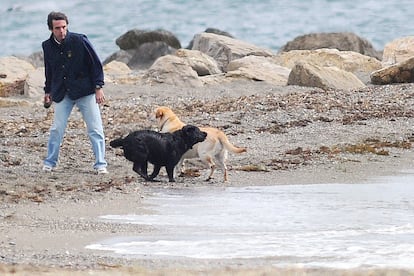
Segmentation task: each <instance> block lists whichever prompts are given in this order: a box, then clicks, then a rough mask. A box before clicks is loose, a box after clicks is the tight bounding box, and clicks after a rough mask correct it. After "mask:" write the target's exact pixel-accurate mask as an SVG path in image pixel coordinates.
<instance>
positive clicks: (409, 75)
mask: <svg viewBox="0 0 414 276" xmlns="http://www.w3.org/2000/svg"><path fill="white" fill-rule="evenodd" d="M371 82H372V83H373V84H391V83H409V82H414V57H411V58H409V59H406V60H404V61H402V62H399V63H397V64H394V65H391V66H388V67H385V68H382V69H379V70H377V71H374V72H372V74H371Z"/></svg>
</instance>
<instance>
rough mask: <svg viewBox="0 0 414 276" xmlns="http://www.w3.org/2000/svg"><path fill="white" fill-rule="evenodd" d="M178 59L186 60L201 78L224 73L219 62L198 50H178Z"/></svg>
mask: <svg viewBox="0 0 414 276" xmlns="http://www.w3.org/2000/svg"><path fill="white" fill-rule="evenodd" d="M175 55H176V56H177V57H180V58H182V59H184V60H185V61H186V62H187V63H188V64H189V65H190V66H191V68H193V70H194V71H196V72H197V75H199V76H207V75H214V74H220V73H222V72H221V70H220V68H219V67H218V65H217V62H216V61H215V60H214V59H213V58H212V57H210V56H208V55H206V54H204V53H202V52H200V51H196V50H187V49H178V50H177V51H176V52H175Z"/></svg>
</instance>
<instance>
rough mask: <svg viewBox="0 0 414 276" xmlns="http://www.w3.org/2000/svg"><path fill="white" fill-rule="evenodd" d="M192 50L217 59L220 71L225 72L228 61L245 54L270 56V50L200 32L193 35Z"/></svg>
mask: <svg viewBox="0 0 414 276" xmlns="http://www.w3.org/2000/svg"><path fill="white" fill-rule="evenodd" d="M192 49H193V50H198V51H200V52H203V53H205V54H207V55H209V56H210V57H212V58H214V59H215V60H216V61H217V64H218V66H219V68H220V70H221V71H223V72H226V70H227V65H228V64H229V62H230V61H232V60H235V59H239V58H242V57H245V56H249V55H254V56H264V57H270V56H272V55H273V53H272V52H271V51H270V50H267V49H264V48H260V47H257V46H256V45H253V44H250V43H246V42H244V41H240V40H237V39H234V38H231V37H227V36H223V35H216V34H211V33H201V34H197V35H195V36H194V45H193V48H192Z"/></svg>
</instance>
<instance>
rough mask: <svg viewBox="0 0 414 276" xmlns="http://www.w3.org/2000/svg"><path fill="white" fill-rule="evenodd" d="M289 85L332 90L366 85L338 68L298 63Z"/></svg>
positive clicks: (290, 77) (293, 69) (292, 72)
mask: <svg viewBox="0 0 414 276" xmlns="http://www.w3.org/2000/svg"><path fill="white" fill-rule="evenodd" d="M288 85H299V86H307V87H319V88H322V89H324V90H330V89H343V90H348V89H358V88H361V87H365V85H364V84H363V83H362V82H361V81H360V80H359V79H358V78H357V77H356V76H355V75H354V74H352V73H350V72H348V71H344V70H341V69H339V68H338V67H334V66H331V67H324V66H318V65H315V64H311V63H305V62H297V63H296V65H295V66H294V67H293V68H292V71H291V72H290V75H289V79H288Z"/></svg>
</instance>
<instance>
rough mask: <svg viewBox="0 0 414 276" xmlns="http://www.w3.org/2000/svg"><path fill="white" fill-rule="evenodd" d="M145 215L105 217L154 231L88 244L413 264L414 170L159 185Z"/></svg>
mask: <svg viewBox="0 0 414 276" xmlns="http://www.w3.org/2000/svg"><path fill="white" fill-rule="evenodd" d="M146 203H147V205H146V206H147V208H149V209H150V210H151V214H150V215H148V214H147V215H137V214H126V215H106V216H102V217H101V219H103V220H106V221H109V222H113V223H134V224H143V225H152V226H154V227H155V228H156V229H157V231H155V232H154V233H151V234H146V235H140V236H132V237H118V238H115V239H108V240H105V241H100V242H96V243H94V244H91V245H89V246H88V247H87V248H89V249H95V250H109V251H113V252H114V253H115V254H122V255H127V256H129V257H139V258H143V257H147V258H151V257H167V258H169V257H188V258H209V259H231V258H261V257H263V258H265V257H266V258H269V257H270V258H272V257H273V258H275V259H277V260H278V261H277V265H293V264H301V265H305V266H324V267H335V268H354V267H360V266H374V267H390V268H414V263H413V262H412V260H413V259H414V224H413V222H414V173H407V174H405V175H403V176H400V177H393V178H387V179H378V180H376V183H374V184H352V185H350V184H320V185H287V186H265V187H263V186H260V187H253V186H252V187H243V188H226V189H218V188H217V189H208V190H201V191H200V190H197V191H180V190H174V191H172V190H162V191H160V192H158V193H156V194H155V195H154V196H153V197H151V198H148V200H147V201H146Z"/></svg>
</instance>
